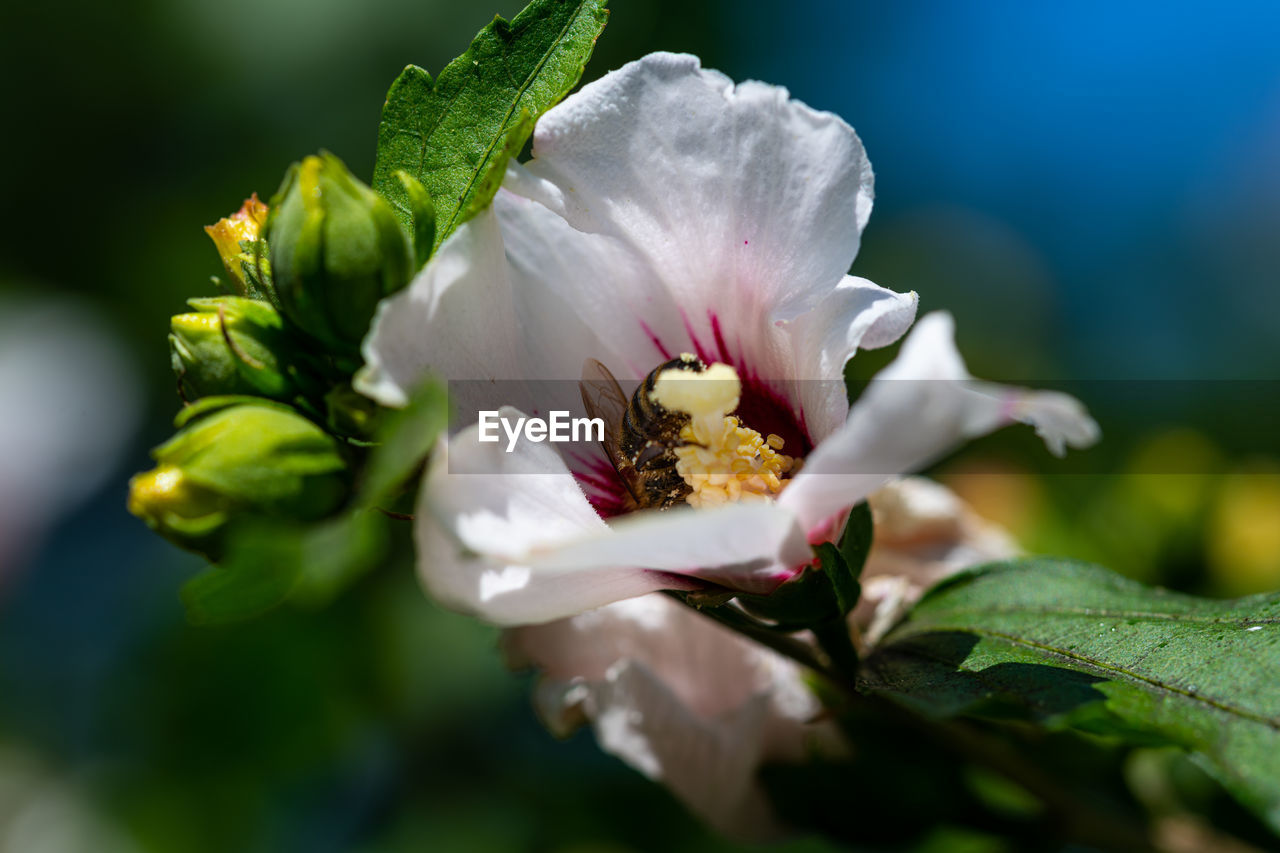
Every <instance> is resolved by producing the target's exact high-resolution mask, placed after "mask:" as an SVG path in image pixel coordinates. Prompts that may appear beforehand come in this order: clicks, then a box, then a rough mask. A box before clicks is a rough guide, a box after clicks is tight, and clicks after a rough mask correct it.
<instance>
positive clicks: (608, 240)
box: [494, 164, 690, 402]
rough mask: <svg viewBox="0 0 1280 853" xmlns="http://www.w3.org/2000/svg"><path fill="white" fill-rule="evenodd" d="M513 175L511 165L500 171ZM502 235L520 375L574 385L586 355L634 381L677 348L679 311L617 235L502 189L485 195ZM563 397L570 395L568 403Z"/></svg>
mask: <svg viewBox="0 0 1280 853" xmlns="http://www.w3.org/2000/svg"><path fill="white" fill-rule="evenodd" d="M521 171H523V167H521V166H519V165H518V164H512V166H511V167H510V170H509V174H511V175H514V174H517V173H520V172H521ZM494 208H495V210H496V211H497V213H498V219H499V222H500V223H501V225H502V231H503V235H504V237H505V240H506V250H507V260H508V264H509V267H510V272H509V275H510V277H511V281H512V288H513V299H514V301H515V304H516V312H517V316H518V317H519V320H520V332H521V335H522V337H523V338H524V340H525V346H526V353H527V362H526V371H527V373H526V375H528V376H529V377H531V378H536V379H553V380H571V381H570V382H568V383H566V384H568V385H569V386H570V387H569V390H570V391H573V392H574V396H576V384H575V383H576V381H577V380H578V379H579V378H580V377H581V375H582V363H583V361H584V360H585V359H588V358H594V359H596V360H598V361H600V362H602V363H604V365H605V366H606V367H608V368H609V369H610V370H611V371H613V373H614V374H616V375H617V377H618V379H619V380H622V381H627V380H634V381H639V380H640V379H641V378H643V377H644V376H645V374H647V373H648V372H649V371H650V370H652V369H653V368H654V367H656V366H657V365H658V364H660V363H662V362H663V361H666V360H667V359H669V358H673V357H675V356H676V355H679V354H680V352H682V351H687V350H688V349H689V347H690V344H689V336H688V332H687V331H686V330H685V328H684V321H683V319H682V317H681V314H680V309H679V307H678V306H677V304H676V302H675V301H674V300H673V299H672V297H671V295H670V293H669V292H668V291H667V289H666V287H665V285H664V284H663V283H662V280H661V279H660V278H659V276H658V275H657V273H656V272H655V271H654V270H653V268H652V267H651V265H650V264H649V261H648V258H647V257H646V256H645V255H644V254H643V253H641V252H637V251H636V250H635V247H634V246H632V245H631V244H629V243H627V242H626V241H623V240H619V239H618V238H617V237H612V236H609V235H605V234H588V233H584V232H582V231H578V230H576V229H574V228H573V227H572V226H570V225H569V224H568V223H567V222H565V220H564V219H563V218H562V217H560V216H559V215H557V214H555V213H552V212H551V211H550V210H548V209H547V208H546V207H543V206H542V205H541V204H538V203H536V202H532V201H529V200H528V199H526V198H522V197H520V196H518V195H515V194H513V193H511V192H509V191H507V190H502V191H501V192H499V194H498V196H497V198H496V199H495V200H494ZM569 402H572V401H569Z"/></svg>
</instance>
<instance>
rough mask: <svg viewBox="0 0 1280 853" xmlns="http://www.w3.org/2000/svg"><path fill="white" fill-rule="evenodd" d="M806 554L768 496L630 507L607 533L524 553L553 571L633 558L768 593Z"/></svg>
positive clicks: (647, 566)
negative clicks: (709, 504)
mask: <svg viewBox="0 0 1280 853" xmlns="http://www.w3.org/2000/svg"><path fill="white" fill-rule="evenodd" d="M812 557H813V553H812V551H811V550H810V548H809V546H808V544H807V543H806V541H805V537H804V534H803V532H802V531H801V530H800V528H798V527H797V526H796V523H795V519H794V518H792V517H791V515H790V514H788V513H786V512H784V511H782V510H780V509H779V508H778V507H777V505H776V504H774V503H773V502H771V501H759V502H752V503H732V504H727V505H725V506H722V507H716V508H714V509H694V508H693V507H687V508H676V509H671V510H667V511H666V512H643V513H633V514H631V515H627V516H623V517H621V518H619V519H618V520H617V521H615V522H614V523H613V524H612V529H611V534H610V535H607V536H601V535H590V536H585V537H581V538H579V539H578V540H577V541H574V542H566V543H562V544H559V545H557V546H556V547H555V548H554V549H553V550H543V551H540V552H533V553H530V554H529V556H528V558H527V560H528V563H529V565H532V566H536V567H538V568H543V569H547V570H561V571H565V570H569V571H572V570H584V569H590V568H593V567H596V566H602V565H633V566H637V567H640V568H645V569H654V570H664V571H673V572H684V573H687V574H693V575H696V576H698V577H700V578H704V579H707V580H714V581H716V582H718V583H721V584H724V585H725V586H729V587H732V588H734V589H741V590H746V591H752V592H770V591H772V590H773V589H774V587H776V586H777V585H778V584H779V583H781V582H782V581H783V580H785V579H786V578H788V577H790V575H791V573H790V571H789V568H790V567H792V566H796V565H799V564H801V563H806V562H808V561H809V560H810V559H812Z"/></svg>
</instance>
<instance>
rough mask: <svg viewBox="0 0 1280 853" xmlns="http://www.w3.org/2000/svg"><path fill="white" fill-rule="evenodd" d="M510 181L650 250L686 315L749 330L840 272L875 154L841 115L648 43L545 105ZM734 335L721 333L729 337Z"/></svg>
mask: <svg viewBox="0 0 1280 853" xmlns="http://www.w3.org/2000/svg"><path fill="white" fill-rule="evenodd" d="M533 154H534V159H533V160H532V161H531V162H530V163H529V164H528V172H527V173H517V174H516V175H514V176H509V180H508V182H507V186H508V187H509V188H511V189H512V190H513V191H515V192H519V193H522V194H525V195H528V196H529V197H531V198H535V199H537V200H538V201H541V202H542V203H544V204H545V205H547V206H548V207H549V208H551V209H552V210H556V211H557V212H561V213H563V215H564V216H565V218H566V219H567V220H568V222H569V223H570V224H571V225H572V226H574V227H575V228H577V229H579V230H582V231H588V232H593V233H600V234H605V235H609V236H612V237H615V238H617V239H619V240H622V241H625V242H626V243H628V244H630V245H631V246H632V247H633V249H634V251H635V252H636V254H637V255H639V256H641V257H644V258H646V259H647V260H648V261H649V263H650V264H651V266H652V269H653V271H654V273H655V274H656V275H657V276H658V278H659V280H660V281H661V283H662V284H663V286H664V287H665V288H666V289H667V290H668V291H669V293H670V298H671V302H672V303H673V304H675V305H678V306H679V307H680V308H681V309H682V310H683V312H684V314H685V321H686V323H687V324H688V326H689V328H690V330H691V331H692V332H693V333H694V334H695V335H696V336H697V337H698V338H699V340H701V341H703V342H704V343H705V344H706V345H708V346H709V345H710V344H711V343H712V341H713V339H714V337H715V336H714V333H713V329H712V326H711V321H710V315H712V314H714V315H716V316H717V317H718V318H719V321H720V326H721V328H722V329H724V330H740V331H742V332H743V333H746V334H755V332H756V331H757V330H758V329H760V328H761V327H762V326H763V325H764V324H765V323H767V322H768V320H769V315H770V314H771V313H772V312H773V311H774V310H775V309H780V310H782V312H783V316H787V317H794V316H797V315H798V314H800V313H802V312H803V311H804V310H807V309H809V308H811V307H812V306H813V305H815V304H816V303H817V301H818V299H820V298H821V297H822V296H823V295H824V294H825V293H826V292H828V291H829V290H831V289H832V288H833V287H835V285H836V284H837V283H838V282H839V281H840V279H841V277H842V276H843V275H844V273H845V272H846V271H847V270H848V268H849V265H850V263H851V262H852V261H853V258H854V255H855V254H856V253H857V249H858V241H859V236H860V232H861V229H862V227H863V225H865V223H866V220H867V217H868V215H869V214H870V210H871V195H872V192H871V184H872V175H871V167H870V164H869V162H868V161H867V158H866V154H865V152H864V151H863V149H862V144H861V142H860V141H859V140H858V137H857V134H855V133H854V131H853V129H852V128H850V127H849V126H848V125H847V124H845V123H844V122H843V121H841V120H840V119H839V118H838V117H836V116H834V115H832V114H830V113H824V112H819V111H816V110H813V109H810V108H809V107H807V106H805V105H804V104H801V103H799V102H798V101H793V100H790V99H789V97H788V94H787V92H786V90H785V89H781V88H778V87H774V86H767V85H764V84H762V83H755V82H747V83H743V84H741V85H738V86H736V87H735V86H734V85H733V83H732V81H730V80H729V79H728V78H727V77H725V76H724V75H722V74H720V73H718V72H715V71H708V70H704V69H702V68H700V67H699V64H698V60H697V58H696V57H693V56H683V55H675V54H666V53H656V54H650V55H649V56H646V57H644V58H643V59H641V60H639V61H637V62H632V63H629V64H628V65H626V66H624V67H623V68H622V69H620V70H618V71H615V72H613V73H611V74H608V75H606V76H605V77H604V78H602V79H601V80H598V81H596V82H594V83H592V84H590V85H588V86H586V87H584V88H583V89H582V91H581V92H579V93H578V94H576V95H574V96H573V97H571V98H568V99H566V100H565V101H564V103H562V104H561V105H559V106H558V107H556V108H554V109H552V110H551V111H549V112H548V113H547V114H546V115H544V116H543V117H542V118H541V119H540V120H539V122H538V127H537V130H536V131H535V134H534V148H533ZM731 343H732V342H731Z"/></svg>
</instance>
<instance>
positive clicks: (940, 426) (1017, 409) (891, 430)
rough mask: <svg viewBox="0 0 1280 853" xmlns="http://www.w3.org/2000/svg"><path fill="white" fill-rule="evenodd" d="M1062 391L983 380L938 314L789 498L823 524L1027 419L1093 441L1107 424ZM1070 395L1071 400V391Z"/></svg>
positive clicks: (1061, 437) (808, 463) (809, 523)
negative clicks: (1072, 404) (900, 477)
mask: <svg viewBox="0 0 1280 853" xmlns="http://www.w3.org/2000/svg"><path fill="white" fill-rule="evenodd" d="M1063 396H1064V395H1061V394H1056V393H1054V394H1044V393H1040V392H1034V391H1028V390H1026V389H1022V388H1015V387H1012V386H1002V385H994V384H991V383H974V382H973V381H972V380H971V377H970V376H969V374H968V372H967V371H966V370H965V367H964V362H963V361H962V360H961V358H960V354H959V352H957V351H956V348H955V342H954V324H953V322H952V319H951V316H950V315H949V314H945V313H942V312H935V313H933V314H929V315H927V316H926V317H924V318H923V319H921V320H920V322H919V323H917V324H916V327H915V329H914V330H913V331H912V333H911V334H910V336H908V338H907V340H906V341H905V342H904V343H903V345H902V351H901V352H900V353H899V355H898V358H897V359H896V360H895V361H894V362H893V363H892V364H890V365H889V366H888V367H887V368H885V369H884V370H883V371H881V372H880V373H879V374H878V375H877V376H876V377H875V379H874V380H873V381H872V382H871V384H870V385H869V386H868V387H867V389H866V391H865V392H864V393H863V395H862V396H861V397H860V398H859V399H858V401H857V403H855V404H854V406H853V408H852V409H851V410H850V412H849V418H848V420H847V421H846V422H845V424H844V426H843V427H841V428H840V430H839V431H838V432H836V433H834V434H833V435H832V436H831V437H830V438H828V439H827V440H826V441H824V442H823V443H822V444H821V445H819V446H818V447H817V448H816V449H815V450H814V452H813V453H811V454H810V455H809V456H808V457H807V458H806V459H805V465H804V468H803V469H801V471H800V473H799V474H798V475H797V476H796V477H795V479H794V480H793V481H792V482H791V484H790V485H789V486H788V487H787V489H786V491H784V492H783V494H782V496H781V497H780V499H779V503H780V504H782V505H783V506H785V507H786V508H788V509H789V510H791V511H792V512H795V513H796V515H797V516H798V518H799V519H800V520H801V523H802V524H803V525H804V526H805V528H806V529H814V528H816V527H818V526H819V525H821V524H822V523H823V522H824V521H826V520H828V519H830V518H831V517H832V516H833V515H836V514H837V513H840V512H841V511H842V510H845V509H847V508H848V507H850V506H852V505H853V504H855V503H857V502H858V501H860V500H862V499H864V498H865V497H866V496H867V495H869V494H871V492H872V491H874V490H875V489H876V488H878V487H879V486H880V485H882V484H883V483H885V482H886V481H888V480H889V479H890V478H891V477H893V476H894V475H895V474H900V473H907V472H910V471H915V470H918V469H919V468H921V467H923V466H924V465H927V464H928V463H929V462H931V461H932V460H934V459H937V458H938V457H940V456H942V455H943V454H945V453H947V452H948V451H950V450H952V449H953V448H954V447H956V446H957V445H958V444H960V443H962V442H963V441H965V440H967V439H971V438H975V437H977V436H980V435H984V434H986V433H988V432H991V431H992V430H994V429H996V428H998V427H1001V426H1005V425H1006V424H1009V423H1012V422H1014V421H1015V420H1021V421H1023V422H1027V423H1035V425H1036V426H1037V431H1039V432H1040V433H1041V434H1042V435H1044V436H1045V437H1046V440H1047V441H1049V442H1050V444H1051V447H1052V445H1053V443H1054V442H1057V441H1061V442H1063V443H1066V444H1070V445H1072V446H1077V447H1082V446H1087V445H1088V444H1090V443H1092V441H1094V440H1096V438H1097V436H1098V428H1097V424H1095V423H1094V422H1093V420H1092V419H1091V418H1089V416H1088V415H1087V414H1085V413H1084V410H1083V408H1079V409H1076V410H1075V411H1072V410H1071V408H1069V407H1067V406H1065V405H1064V403H1063V400H1062V397H1063ZM1068 399H1070V398H1068Z"/></svg>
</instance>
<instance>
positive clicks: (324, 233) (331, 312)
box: [267, 153, 411, 351]
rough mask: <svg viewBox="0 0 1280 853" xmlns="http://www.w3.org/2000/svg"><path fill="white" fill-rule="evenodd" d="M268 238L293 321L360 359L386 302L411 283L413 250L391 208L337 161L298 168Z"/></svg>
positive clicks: (278, 201) (277, 205)
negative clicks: (361, 346) (381, 302)
mask: <svg viewBox="0 0 1280 853" xmlns="http://www.w3.org/2000/svg"><path fill="white" fill-rule="evenodd" d="M268 231H269V237H268V241H267V242H268V244H269V245H270V247H271V270H272V280H273V283H274V288H275V292H276V295H277V297H278V298H279V300H280V306H281V308H282V309H283V311H284V313H285V316H286V317H288V318H289V320H290V321H292V322H293V323H294V324H295V325H297V326H298V327H299V328H300V329H302V330H303V331H305V332H307V333H308V334H310V335H311V336H313V337H315V338H316V339H318V340H319V341H321V342H322V343H325V344H328V345H330V346H333V347H336V348H338V349H339V350H346V351H355V350H356V348H357V347H358V346H359V344H360V341H361V340H362V339H363V338H364V336H365V333H366V332H367V331H368V328H369V322H370V320H372V319H373V312H374V308H375V307H376V306H377V304H378V302H379V300H381V299H382V298H383V297H384V296H388V295H390V294H391V293H394V292H395V291H397V290H399V289H400V288H402V287H404V286H405V285H406V284H408V282H409V276H410V273H411V262H410V257H409V242H408V240H407V239H406V237H405V234H404V232H403V231H402V230H401V228H400V224H399V222H397V220H396V216H395V213H394V212H393V211H392V209H391V206H390V205H389V204H387V202H386V201H385V200H384V199H383V198H382V197H381V196H379V195H378V194H377V193H375V192H374V191H373V190H371V189H369V187H367V186H365V185H364V184H362V183H360V181H358V180H356V179H355V177H353V176H352V175H351V173H350V172H348V171H347V167H346V166H344V165H343V164H342V161H340V160H339V159H338V158H337V157H334V156H333V155H332V154H328V153H322V154H321V155H320V156H319V157H307V158H306V159H304V160H303V161H302V162H301V163H297V164H295V165H294V166H293V167H292V168H290V170H289V173H288V174H287V175H286V176H285V179H284V183H283V185H282V186H281V187H280V191H279V192H278V193H277V194H276V197H275V198H274V199H272V203H271V218H270V221H269V222H268Z"/></svg>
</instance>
